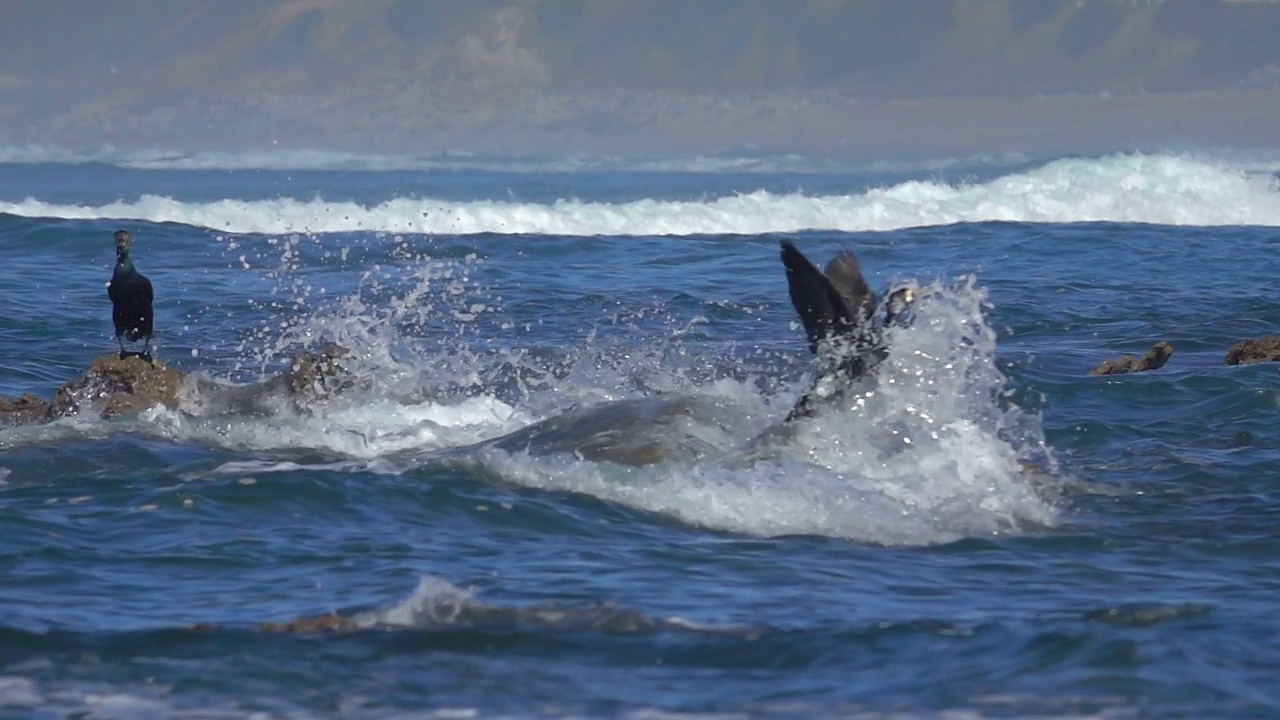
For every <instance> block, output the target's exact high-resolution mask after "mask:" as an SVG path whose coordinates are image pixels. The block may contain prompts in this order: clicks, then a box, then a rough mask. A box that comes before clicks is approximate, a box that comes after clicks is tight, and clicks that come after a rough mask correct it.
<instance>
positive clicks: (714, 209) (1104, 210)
mask: <svg viewBox="0 0 1280 720" xmlns="http://www.w3.org/2000/svg"><path fill="white" fill-rule="evenodd" d="M0 213H7V214H10V215H18V216H23V217H41V218H59V219H86V220H87V219H110V220H143V221H149V222H158V223H159V222H173V223H181V224H186V225H191V226H195V227H201V228H207V229H210V230H215V231H219V232H227V233H265V234H281V233H307V234H317V233H334V232H358V231H365V232H395V233H427V234H449V235H470V234H481V233H486V234H489V233H492V234H521V235H568V236H601V235H704V234H707V235H710V234H715V235H720V234H746V235H750V234H761V233H784V232H798V231H804V230H829V231H844V232H859V231H877V230H895V229H900V228H907V227H919V226H931V225H948V224H952V223H962V222H992V221H997V222H999V221H1004V222H1051V223H1072V222H1132V223H1153V224H1167V225H1199V226H1221V225H1262V226H1280V179H1278V178H1277V177H1276V176H1275V175H1272V174H1269V173H1256V172H1246V171H1244V170H1241V169H1239V168H1236V167H1231V166H1225V165H1219V164H1215V163H1211V162H1208V161H1206V160H1204V159H1201V158H1195V157H1191V156H1171V155H1142V154H1125V155H1113V156H1109V157H1105V158H1100V159H1083V158H1072V159H1063V160H1056V161H1053V162H1050V163H1048V164H1046V165H1043V166H1040V167H1038V168H1035V169H1032V170H1028V171H1025V172H1015V173H1011V174H1007V175H1004V176H1001V177H998V178H995V179H993V180H990V181H986V182H979V183H959V184H949V183H944V182H939V181H932V180H913V181H909V182H903V183H899V184H896V185H891V186H887V187H878V188H872V189H868V190H864V191H862V192H856V193H850V194H839V195H821V196H814V195H807V194H803V193H789V194H777V193H771V192H767V191H764V190H759V191H755V192H749V193H742V194H737V195H731V196H723V197H715V198H708V199H698V200H657V199H641V200H634V201H629V202H617V203H609V202H586V201H581V200H574V199H563V200H559V201H556V202H554V203H526V202H518V201H510V200H474V201H463V202H453V201H445V200H439V199H434V198H395V199H390V200H387V201H385V202H382V203H379V204H370V205H362V204H359V203H355V202H335V201H328V200H324V199H323V198H320V197H316V198H313V199H310V200H299V199H293V198H279V199H272V200H236V199H224V200H217V201H214V202H204V203H193V202H184V201H181V200H177V199H174V198H172V197H165V196H155V195H144V196H142V197H141V198H139V199H138V200H136V201H123V200H122V201H117V202H113V203H109V204H106V205H100V206H84V205H67V204H54V203H48V202H44V201H41V200H37V199H35V198H27V199H25V200H22V201H20V202H0Z"/></svg>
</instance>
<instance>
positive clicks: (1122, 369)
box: [1089, 340, 1173, 375]
mask: <svg viewBox="0 0 1280 720" xmlns="http://www.w3.org/2000/svg"><path fill="white" fill-rule="evenodd" d="M1172 356H1173V346H1172V345H1170V344H1169V343H1167V342H1165V341H1163V340H1161V341H1160V342H1158V343H1156V344H1155V345H1152V346H1151V349H1150V350H1148V351H1147V353H1146V354H1145V355H1143V356H1142V357H1140V358H1137V359H1135V358H1134V357H1133V356H1132V355H1121V356H1120V357H1118V358H1111V359H1109V360H1107V361H1105V362H1103V363H1102V364H1101V365H1099V366H1098V367H1096V368H1094V369H1092V370H1090V371H1089V374H1090V375H1122V374H1124V373H1136V372H1145V371H1147V370H1159V369H1160V368H1162V367H1164V364H1165V363H1167V362H1169V358H1170V357H1172Z"/></svg>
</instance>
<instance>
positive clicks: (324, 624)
mask: <svg viewBox="0 0 1280 720" xmlns="http://www.w3.org/2000/svg"><path fill="white" fill-rule="evenodd" d="M355 629H356V623H355V621H354V620H352V619H351V618H349V617H344V616H342V615H337V614H334V615H320V616H318V617H304V618H298V619H296V620H290V621H289V622H283V623H279V622H264V623H259V624H258V630H259V631H261V632H269V633H315V632H333V631H336V630H355Z"/></svg>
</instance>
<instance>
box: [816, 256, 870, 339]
mask: <svg viewBox="0 0 1280 720" xmlns="http://www.w3.org/2000/svg"><path fill="white" fill-rule="evenodd" d="M824 272H825V273H826V276H827V279H828V280H830V281H831V286H832V287H833V288H835V290H836V292H838V293H839V294H840V297H841V298H842V299H843V300H844V304H845V307H846V308H848V309H849V312H850V319H851V320H852V321H853V322H854V324H855V325H857V326H858V327H859V328H863V327H865V326H866V324H867V323H869V322H870V321H871V316H872V315H873V314H875V311H876V301H875V298H874V297H872V296H871V288H870V287H869V286H868V285H867V280H866V278H864V277H862V267H861V265H859V264H858V258H856V257H854V255H853V253H851V252H849V251H847V250H846V251H844V252H842V253H840V254H839V255H836V256H835V257H834V258H831V262H829V263H827V269H826V270H825V271H824Z"/></svg>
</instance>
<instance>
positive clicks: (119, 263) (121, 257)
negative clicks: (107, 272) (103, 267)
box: [116, 252, 133, 272]
mask: <svg viewBox="0 0 1280 720" xmlns="http://www.w3.org/2000/svg"><path fill="white" fill-rule="evenodd" d="M132 270H133V261H132V260H130V259H129V253H127V252H125V253H116V271H117V272H131V271H132Z"/></svg>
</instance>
